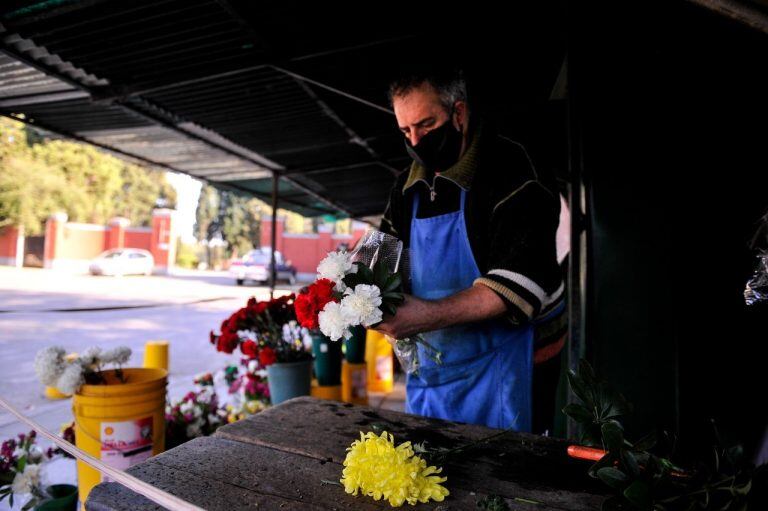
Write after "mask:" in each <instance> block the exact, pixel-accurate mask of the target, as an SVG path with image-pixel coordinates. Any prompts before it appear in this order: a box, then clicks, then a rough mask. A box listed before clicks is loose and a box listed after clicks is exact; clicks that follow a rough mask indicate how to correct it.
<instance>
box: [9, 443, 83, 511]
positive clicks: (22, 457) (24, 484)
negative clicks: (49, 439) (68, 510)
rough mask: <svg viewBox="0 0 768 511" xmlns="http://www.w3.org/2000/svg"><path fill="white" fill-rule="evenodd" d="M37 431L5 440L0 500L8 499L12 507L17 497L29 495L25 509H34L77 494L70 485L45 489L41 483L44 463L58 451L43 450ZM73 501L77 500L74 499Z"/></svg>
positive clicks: (75, 489) (23, 508) (74, 488)
mask: <svg viewBox="0 0 768 511" xmlns="http://www.w3.org/2000/svg"><path fill="white" fill-rule="evenodd" d="M36 440H37V435H36V434H35V432H34V431H30V432H29V434H27V435H25V434H23V433H22V434H20V435H19V436H18V437H17V438H11V439H9V440H6V441H4V442H3V443H2V445H1V446H0V501H3V500H4V499H5V498H6V497H8V503H9V504H10V507H13V503H14V496H15V497H16V498H18V496H20V495H29V500H27V502H26V504H24V506H23V507H22V510H27V509H32V508H33V507H35V506H37V505H38V504H41V503H42V502H44V501H47V500H52V499H54V498H57V497H61V496H62V495H63V494H64V491H65V490H66V493H68V494H70V495H74V493H75V492H76V491H77V488H76V487H74V486H70V485H53V486H47V487H46V486H45V485H43V483H42V477H41V476H42V474H41V471H42V470H41V469H42V467H43V464H44V463H45V462H47V461H48V460H50V459H51V458H53V457H54V456H55V455H56V454H57V451H56V450H54V449H48V450H47V451H43V450H42V449H41V448H40V447H39V446H38V445H37V443H36ZM73 502H74V499H73Z"/></svg>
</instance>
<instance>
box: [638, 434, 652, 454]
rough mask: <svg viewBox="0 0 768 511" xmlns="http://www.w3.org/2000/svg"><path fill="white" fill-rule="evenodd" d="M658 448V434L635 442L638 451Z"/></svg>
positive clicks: (649, 435) (648, 435) (646, 436)
mask: <svg viewBox="0 0 768 511" xmlns="http://www.w3.org/2000/svg"><path fill="white" fill-rule="evenodd" d="M655 446H656V432H651V433H649V434H647V435H645V436H644V437H643V438H641V439H640V440H638V441H637V442H635V445H634V448H635V450H637V451H647V450H649V449H653V448H654V447H655Z"/></svg>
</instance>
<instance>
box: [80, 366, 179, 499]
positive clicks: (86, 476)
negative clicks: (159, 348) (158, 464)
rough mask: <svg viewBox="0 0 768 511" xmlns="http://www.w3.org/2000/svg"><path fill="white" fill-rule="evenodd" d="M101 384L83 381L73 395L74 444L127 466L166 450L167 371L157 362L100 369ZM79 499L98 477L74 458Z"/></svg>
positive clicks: (115, 464) (110, 461) (99, 478)
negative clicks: (147, 365)
mask: <svg viewBox="0 0 768 511" xmlns="http://www.w3.org/2000/svg"><path fill="white" fill-rule="evenodd" d="M103 374H104V377H105V379H106V380H107V383H106V384H104V385H83V386H82V387H80V390H79V392H78V393H77V394H75V395H74V396H73V399H72V411H73V413H74V416H75V443H76V445H77V447H79V448H80V449H82V450H84V451H85V452H87V453H88V454H90V455H91V456H93V457H95V458H98V459H100V460H101V461H103V462H104V463H106V464H108V465H110V466H113V467H115V468H119V469H122V470H125V469H127V468H128V467H130V466H133V465H135V464H137V463H140V462H142V461H144V460H145V459H147V458H149V457H150V456H153V455H155V454H159V453H161V452H163V451H164V450H165V392H166V391H165V386H166V382H167V375H168V372H167V371H166V370H164V369H156V368H150V369H146V368H132V369H123V375H124V378H125V383H121V382H120V380H118V378H117V376H116V375H115V371H114V370H109V371H104V372H103ZM77 481H78V490H79V498H80V502H82V503H84V502H85V500H86V499H87V498H88V493H90V491H91V488H93V487H94V486H96V485H97V484H99V483H100V482H102V476H101V474H100V473H99V472H98V471H96V470H95V469H93V468H91V467H90V466H88V465H87V464H85V463H83V462H82V461H78V462H77Z"/></svg>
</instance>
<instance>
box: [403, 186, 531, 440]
mask: <svg viewBox="0 0 768 511" xmlns="http://www.w3.org/2000/svg"><path fill="white" fill-rule="evenodd" d="M414 195H415V199H414V206H413V214H412V218H411V238H410V258H411V261H410V262H411V278H412V287H413V289H412V292H413V295H414V296H416V297H418V298H423V299H427V300H436V299H439V298H444V297H446V296H449V295H452V294H454V293H457V292H459V291H462V290H464V289H467V288H469V287H471V286H472V283H473V282H474V281H475V279H476V278H478V277H480V270H479V269H478V267H477V263H476V262H475V258H474V256H473V254H472V248H471V247H470V244H469V238H468V237H467V227H466V224H465V222H464V204H465V201H466V191H464V190H461V207H460V209H459V211H456V212H454V213H447V214H445V215H438V216H435V217H431V218H416V214H417V212H418V209H419V194H418V193H416V194H414ZM424 337H425V339H426V340H427V342H429V343H430V344H431V345H432V346H434V347H435V348H437V349H439V350H440V351H442V353H443V364H442V365H436V364H435V362H433V361H432V360H431V359H430V358H429V357H428V356H427V354H426V353H425V352H424V348H423V347H421V346H419V359H420V363H421V367H420V368H419V373H418V375H412V374H411V375H408V379H407V382H406V390H407V394H406V411H408V412H409V413H415V414H418V415H424V416H427V417H435V418H439V419H447V420H452V421H457V422H465V423H469V424H481V425H485V426H489V427H492V428H510V427H511V428H513V429H515V430H517V431H526V432H529V431H530V430H531V378H532V373H533V326H532V325H531V324H530V323H528V324H526V325H523V326H514V325H512V324H510V323H509V321H508V320H506V319H503V318H499V319H493V320H488V321H482V322H479V323H471V324H466V325H459V326H454V327H450V328H445V329H442V330H436V331H434V332H428V333H426V334H424Z"/></svg>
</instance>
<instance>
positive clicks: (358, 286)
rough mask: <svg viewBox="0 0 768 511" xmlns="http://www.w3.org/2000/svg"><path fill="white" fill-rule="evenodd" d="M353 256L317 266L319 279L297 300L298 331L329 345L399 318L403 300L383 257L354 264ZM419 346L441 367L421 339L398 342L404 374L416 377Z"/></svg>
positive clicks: (331, 257) (332, 256)
mask: <svg viewBox="0 0 768 511" xmlns="http://www.w3.org/2000/svg"><path fill="white" fill-rule="evenodd" d="M377 253H378V251H377ZM358 254H359V252H358ZM355 255H356V254H355V253H349V252H345V251H337V252H330V253H329V254H328V255H327V256H326V257H325V259H323V260H322V261H321V262H320V264H319V265H318V266H317V277H318V279H317V280H316V281H315V282H314V283H312V284H311V285H309V286H308V287H306V288H304V289H302V290H301V292H300V293H299V295H298V296H297V297H296V317H297V318H298V320H299V323H300V324H301V326H303V327H306V328H309V329H313V328H319V329H320V331H321V332H322V333H323V334H324V335H326V336H327V337H329V338H330V339H331V340H332V341H338V340H339V339H341V338H344V339H349V338H350V337H351V336H352V327H356V326H363V327H366V328H369V327H374V326H376V325H377V324H378V323H380V322H381V321H382V319H383V317H384V313H387V314H389V315H392V316H394V315H395V314H396V313H397V308H398V307H399V306H400V305H402V304H403V302H404V299H405V297H404V294H403V278H402V276H401V274H400V272H398V271H397V269H395V270H394V271H392V270H390V264H389V262H388V261H387V260H386V259H385V258H384V257H379V258H376V257H373V258H372V260H371V262H370V263H368V264H366V262H364V260H355ZM417 345H421V346H423V347H424V349H425V352H426V353H427V354H428V355H429V357H430V358H431V359H432V360H434V361H435V363H438V364H439V363H441V353H440V352H439V351H438V350H436V349H435V348H434V347H432V346H431V345H429V344H428V343H427V342H426V341H425V340H424V338H423V337H421V336H418V335H417V336H414V337H411V338H408V339H398V340H397V341H396V343H395V353H396V354H397V356H398V359H399V360H400V363H401V364H402V366H403V368H404V369H405V370H406V371H407V372H409V373H417V372H418V369H419V360H418V354H417Z"/></svg>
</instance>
